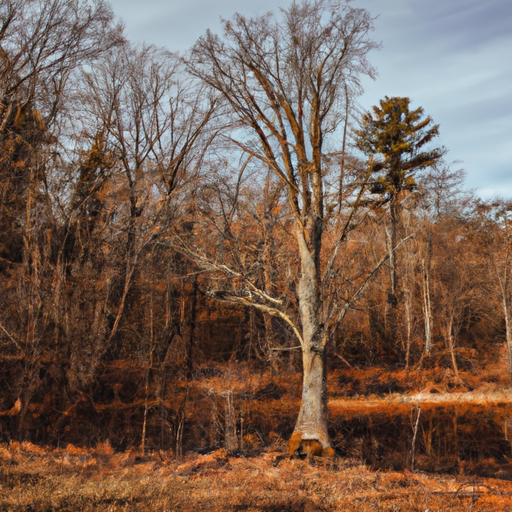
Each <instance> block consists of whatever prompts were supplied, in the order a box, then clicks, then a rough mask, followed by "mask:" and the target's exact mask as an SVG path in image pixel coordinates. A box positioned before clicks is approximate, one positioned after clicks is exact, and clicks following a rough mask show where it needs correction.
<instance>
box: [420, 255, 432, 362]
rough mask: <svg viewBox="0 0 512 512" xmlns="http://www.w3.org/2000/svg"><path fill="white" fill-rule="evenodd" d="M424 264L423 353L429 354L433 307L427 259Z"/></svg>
mask: <svg viewBox="0 0 512 512" xmlns="http://www.w3.org/2000/svg"><path fill="white" fill-rule="evenodd" d="M422 266H423V314H424V316H425V349H424V352H423V355H425V356H429V355H430V352H431V350H432V307H431V304H430V282H429V275H428V270H427V267H426V266H425V261H423V262H422Z"/></svg>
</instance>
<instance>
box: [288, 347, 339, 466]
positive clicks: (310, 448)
mask: <svg viewBox="0 0 512 512" xmlns="http://www.w3.org/2000/svg"><path fill="white" fill-rule="evenodd" d="M302 362H303V365H304V369H303V380H302V401H301V405H300V410H299V416H298V418H297V423H296V425H295V429H294V431H293V434H292V436H291V438H290V444H289V449H290V453H291V454H294V453H297V452H299V453H306V454H307V455H310V456H311V455H319V456H332V455H333V454H334V450H333V449H332V447H331V440H330V438H329V433H328V431H327V421H328V413H327V386H326V384H327V381H326V371H325V353H324V352H323V351H322V352H314V351H312V350H311V349H309V350H308V349H305V350H303V351H302Z"/></svg>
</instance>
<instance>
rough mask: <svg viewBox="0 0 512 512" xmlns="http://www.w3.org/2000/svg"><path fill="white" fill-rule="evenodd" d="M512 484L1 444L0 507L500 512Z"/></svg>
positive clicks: (218, 455)
mask: <svg viewBox="0 0 512 512" xmlns="http://www.w3.org/2000/svg"><path fill="white" fill-rule="evenodd" d="M511 509H512V482H507V481H500V480H494V479H484V478H478V479H475V478H468V477H462V476H434V475H427V474H420V473H407V472H405V473H399V472H374V471H370V470H369V469H367V468H366V467H365V466H364V465H362V464H361V463H360V462H358V461H355V460H347V459H340V460H337V461H317V460H311V461H308V460H291V459H289V458H287V457H284V456H283V455H281V454H280V453H278V452H272V453H263V454H261V456H259V457H257V458H245V457H229V456H228V453H227V452H226V451H225V450H219V451H217V452H214V453H212V454H209V455H204V456H198V455H193V456H192V455H191V456H189V457H185V458H184V459H183V460H182V461H180V463H176V462H175V461H173V460H170V459H166V457H165V456H163V455H161V456H158V455H152V456H146V457H140V456H137V455H136V454H134V453H118V454H113V453H111V449H110V447H109V446H108V445H102V446H98V447H97V449H96V450H93V451H91V452H86V451H85V450H81V449H77V448H74V447H68V448H67V449H64V450H62V449H61V450H53V451H45V450H42V449H41V448H38V447H37V446H34V445H31V444H29V443H24V444H23V445H21V446H19V445H17V444H13V445H11V446H0V511H9V512H17V511H19V512H21V511H24V512H28V511H44V512H51V511H62V512H65V511H69V512H71V511H73V512H74V511H84V512H85V511H93V510H94V511H100V510H101V511H111V512H117V511H141V512H144V511H152V512H154V511H194V512H195V511H201V510H204V511H269V512H270V511H283V512H284V511H301V512H302V511H306V512H307V511H337V510H339V511H347V512H348V511H370V510H381V511H395V512H396V511H407V512H414V511H418V512H419V511H421V512H425V511H426V510H429V511H431V512H433V511H437V512H441V511H455V512H457V511H460V512H462V511H464V512H468V511H475V512H477V511H482V512H483V511H489V512H490V511H508V510H511Z"/></svg>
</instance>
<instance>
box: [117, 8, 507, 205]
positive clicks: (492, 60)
mask: <svg viewBox="0 0 512 512" xmlns="http://www.w3.org/2000/svg"><path fill="white" fill-rule="evenodd" d="M110 4H111V5H112V7H113V9H114V12H115V13H116V14H117V15H118V16H119V17H120V18H121V19H122V20H123V21H124V24H125V28H126V36H127V37H128V39H129V40H131V41H132V42H134V43H142V42H145V43H148V44H155V45H158V46H165V47H167V48H168V49H169V50H171V51H179V52H184V51H186V50H187V49H188V48H190V47H191V46H192V45H193V44H194V42H195V41H196V40H197V38H198V37H200V36H201V35H203V34H204V33H205V32H206V30H207V29H210V30H212V31H213V32H215V33H220V32H221V25H220V18H221V17H223V18H228V19H229V18H230V17H231V16H232V15H233V14H234V13H235V12H240V13H241V14H245V15H251V16H252V15H255V14H264V13H266V12H268V11H277V10H278V9H279V7H281V6H284V7H286V6H287V5H288V3H287V2H286V1H285V0H284V1H277V0H236V1H235V0H215V1H213V0H187V1H186V2H185V1H184V0H145V1H144V2H141V1H140V0H110ZM352 5H353V6H354V7H362V8H365V9H368V10H369V11H370V13H371V15H372V16H373V17H375V31H374V32H373V39H374V40H375V41H377V42H380V43H382V47H381V49H380V50H374V51H372V52H371V53H370V54H369V56H368V57H369V60H370V62H371V64H372V65H373V66H375V67H376V68H377V71H378V76H377V78H376V80H375V81H372V80H371V79H369V78H364V79H363V87H364V89H365V93H364V94H363V95H362V96H361V97H360V98H359V103H360V105H361V107H362V108H363V109H364V110H370V109H371V107H372V106H373V105H377V104H378V103H379V101H380V100H381V99H382V98H384V96H390V97H391V96H407V97H409V98H411V108H417V107H423V108H424V110H425V113H426V114H428V115H430V116H432V118H433V120H434V122H435V123H436V124H439V125H440V131H441V135H440V137H439V138H438V139H437V145H443V146H445V147H446V148H447V149H448V154H447V156H446V160H447V162H449V163H452V165H453V169H460V168H463V169H465V170H466V172H467V181H466V186H467V188H470V189H474V190H475V192H476V193H477V194H478V195H479V196H480V197H482V198H483V199H491V198H493V197H495V196H499V197H503V198H507V199H511V198H512V0H353V4H352Z"/></svg>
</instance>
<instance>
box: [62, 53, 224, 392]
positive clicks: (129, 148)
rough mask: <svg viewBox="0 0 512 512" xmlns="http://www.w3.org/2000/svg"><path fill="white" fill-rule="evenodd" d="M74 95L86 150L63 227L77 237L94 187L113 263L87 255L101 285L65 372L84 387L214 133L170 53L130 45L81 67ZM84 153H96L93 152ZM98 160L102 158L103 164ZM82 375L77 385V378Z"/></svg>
mask: <svg viewBox="0 0 512 512" xmlns="http://www.w3.org/2000/svg"><path fill="white" fill-rule="evenodd" d="M76 99H77V100H78V101H79V104H77V110H78V112H80V113H81V124H82V130H81V140H84V141H85V144H90V146H91V147H92V148H93V149H92V150H91V151H89V153H88V154H89V155H90V156H89V160H88V163H87V164H86V165H84V164H82V166H81V172H80V173H79V175H78V176H77V177H76V178H75V180H74V181H75V190H74V192H73V195H72V201H71V203H70V205H69V211H68V219H69V221H68V226H69V229H70V230H71V231H70V234H71V235H73V236H74V238H75V240H78V237H79V236H80V233H82V232H83V226H84V225H85V224H86V223H87V222H88V217H91V215H92V212H91V211H90V208H89V209H87V208H85V209H86V210H87V211H86V215H85V218H84V216H83V213H84V206H85V207H87V205H90V204H92V202H93V201H94V198H95V197H96V196H97V194H98V192H100V191H101V196H102V199H101V202H102V205H101V209H102V212H101V214H102V215H103V216H104V218H105V219H106V220H107V222H103V223H98V222H94V226H95V227H94V228H93V229H99V230H100V231H98V233H97V235H99V240H101V243H100V245H101V248H100V249H101V250H100V253H101V252H102V253H103V254H104V256H105V257H106V258H107V259H108V260H109V261H110V262H111V263H113V262H117V263H116V264H114V265H112V264H108V265H102V264H94V262H91V261H89V264H92V267H93V268H92V269H91V272H92V273H94V274H95V275H96V274H97V275H96V282H97V283H98V284H99V283H102V284H103V289H102V290H101V292H100V297H101V298H99V299H98V300H97V301H96V304H97V307H95V308H94V311H92V312H91V314H90V315H89V320H88V321H89V322H90V326H89V328H88V329H86V331H87V335H86V339H87V342H86V343H84V341H83V339H82V341H80V342H78V343H76V344H75V347H74V350H73V351H72V361H71V367H70V370H69V376H70V379H71V380H72V381H74V382H77V384H80V387H83V385H84V384H85V383H87V382H91V381H92V379H93V376H94V372H95V368H96V366H97V365H98V364H99V362H100V360H101V358H102V356H103V355H104V354H105V353H106V351H107V350H108V349H109V347H110V346H111V343H112V340H113V339H114V337H115V336H116V334H117V333H118V331H119V328H120V326H121V323H122V320H123V315H124V313H125V310H126V304H127V301H128V297H129V293H130V290H131V288H132V285H133V282H134V276H135V272H136V269H137V267H138V264H139V259H140V257H141V254H143V251H145V250H149V248H150V246H151V244H153V243H154V242H155V239H156V237H158V236H162V235H163V234H165V231H166V230H167V229H168V227H169V225H172V223H173V222H174V220H175V219H176V217H177V216H179V215H180V206H181V205H182V202H183V201H184V198H185V197H186V195H187V194H186V191H187V190H189V189H190V188H192V187H193V183H194V179H195V177H196V175H197V173H198V172H199V169H200V166H201V162H202V161H203V157H204V153H205V148H207V147H208V144H209V140H210V139H211V138H212V137H213V135H214V132H209V133H207V128H208V129H209V121H210V120H211V119H212V116H213V115H214V110H215V99H214V98H212V97H210V96H209V95H208V94H205V93H204V91H203V90H202V89H201V87H198V86H197V84H194V83H193V82H192V81H191V80H190V78H189V77H187V78H185V76H184V74H183V73H182V70H181V64H180V62H179V61H178V59H177V58H176V56H175V55H174V54H172V53H170V52H168V51H166V50H164V49H158V48H155V47H151V46H149V47H146V46H144V47H142V48H133V47H130V46H129V45H124V46H122V47H120V48H118V49H116V50H115V51H113V52H111V53H110V54H109V55H108V56H106V58H105V59H104V60H102V61H101V62H99V63H97V64H96V65H95V66H94V67H93V68H92V71H91V72H89V71H87V72H85V73H84V85H83V87H82V89H80V90H79V91H78V95H77V98H76ZM100 146H101V147H100ZM94 151H96V153H94ZM91 155H92V156H94V155H96V156H94V158H92V159H91ZM101 155H103V156H101ZM105 159H107V160H109V162H110V163H109V166H108V169H107V171H106V172H105V166H104V165H103V160H105ZM83 171H86V172H85V173H84V172H83ZM94 215H96V214H94ZM85 244H86V245H87V241H86V240H85ZM86 249H87V248H86ZM91 257H92V258H94V257H95V256H94V255H93V254H91ZM88 259H89V260H90V259H91V258H88ZM80 264H81V263H79V265H78V266H80ZM117 265H119V267H118V266H117ZM77 270H79V269H78V268H77ZM116 289H117V293H115V292H114V290H116ZM79 324H80V323H79ZM164 337H165V336H164ZM76 338H77V340H78V339H81V337H80V336H78V337H76ZM84 351H85V353H83V352H84ZM78 369H80V371H78ZM80 375H83V377H84V382H82V383H78V381H77V378H78V377H79V376H80Z"/></svg>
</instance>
